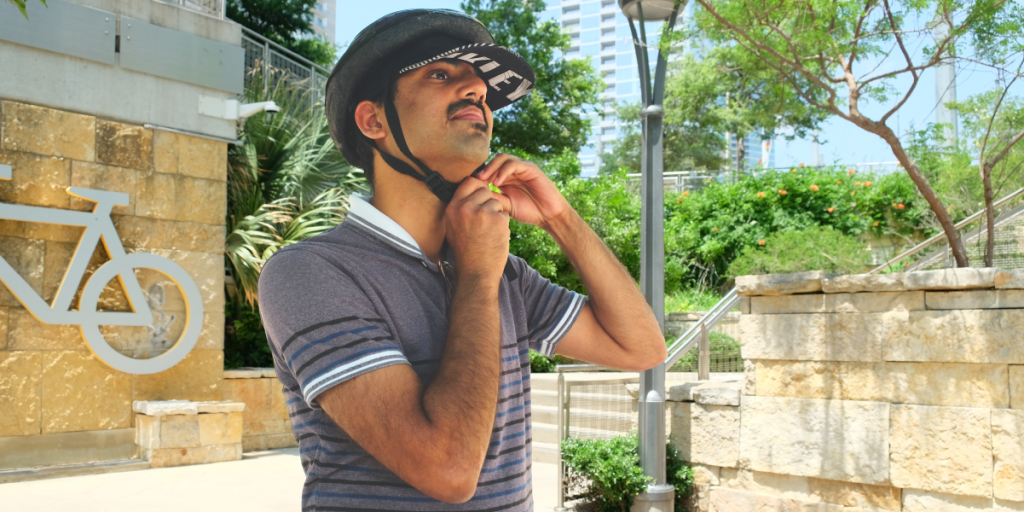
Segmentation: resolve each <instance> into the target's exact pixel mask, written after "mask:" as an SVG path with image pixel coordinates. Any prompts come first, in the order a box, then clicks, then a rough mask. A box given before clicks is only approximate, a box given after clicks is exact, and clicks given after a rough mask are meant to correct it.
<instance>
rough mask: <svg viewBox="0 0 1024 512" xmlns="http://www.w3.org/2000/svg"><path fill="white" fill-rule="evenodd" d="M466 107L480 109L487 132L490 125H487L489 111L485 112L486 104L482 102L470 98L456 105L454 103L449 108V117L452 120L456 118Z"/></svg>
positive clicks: (457, 102)
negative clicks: (453, 117)
mask: <svg viewBox="0 0 1024 512" xmlns="http://www.w3.org/2000/svg"><path fill="white" fill-rule="evenodd" d="M466 107H476V108H478V109H480V116H481V117H483V118H484V122H483V123H482V124H483V125H484V130H486V129H487V125H488V123H487V111H486V110H484V103H483V102H482V101H473V100H471V99H469V98H466V99H463V100H459V101H456V102H455V103H452V104H451V105H450V106H449V107H448V117H449V118H451V117H452V116H454V115H455V114H458V113H459V111H461V110H462V109H464V108H466ZM478 124H480V123H478Z"/></svg>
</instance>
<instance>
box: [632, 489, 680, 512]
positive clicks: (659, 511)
mask: <svg viewBox="0 0 1024 512" xmlns="http://www.w3.org/2000/svg"><path fill="white" fill-rule="evenodd" d="M675 504H676V490H675V488H674V487H672V486H671V485H667V484H662V485H651V486H648V487H647V492H644V493H641V494H639V495H638V496H637V497H636V499H634V500H633V506H632V507H631V508H630V509H629V512H674V510H675Z"/></svg>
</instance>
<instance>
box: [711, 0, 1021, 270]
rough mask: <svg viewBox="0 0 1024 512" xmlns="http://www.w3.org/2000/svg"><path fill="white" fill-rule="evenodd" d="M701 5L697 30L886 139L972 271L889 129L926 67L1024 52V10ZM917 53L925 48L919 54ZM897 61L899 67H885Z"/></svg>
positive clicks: (816, 104)
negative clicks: (873, 106)
mask: <svg viewBox="0 0 1024 512" xmlns="http://www.w3.org/2000/svg"><path fill="white" fill-rule="evenodd" d="M696 2H697V4H698V5H699V6H700V7H701V9H699V10H697V14H696V20H697V24H698V27H699V28H700V29H701V33H702V34H703V35H704V36H705V37H707V38H708V39H709V40H711V41H713V42H716V43H719V44H729V45H736V46H737V47H739V48H742V49H743V50H745V52H746V55H747V58H749V59H758V60H760V61H761V62H762V63H764V65H765V67H766V68H765V69H767V70H770V74H771V76H773V77H774V80H775V81H776V82H777V83H779V84H785V86H786V87H787V88H789V89H790V90H791V91H793V92H794V93H795V94H797V95H798V96H799V97H800V99H801V100H802V101H804V102H806V103H807V105H808V106H809V107H813V108H815V109H818V110H821V111H823V112H827V113H829V114H831V115H836V116H839V117H840V118H842V119H844V120H846V121H849V122H851V123H853V124H854V125H855V126H857V127H859V128H861V129H863V130H865V131H867V132H869V133H873V134H875V135H877V136H879V137H881V138H882V139H883V140H885V141H886V143H888V144H889V147H890V148H891V149H892V151H893V154H894V155H895V156H896V158H897V159H898V160H899V161H900V164H901V165H902V166H903V169H904V170H905V171H906V172H907V174H908V175H909V176H910V178H911V179H912V180H913V181H914V184H915V186H916V187H917V189H918V190H919V191H920V193H921V196H922V197H923V198H924V199H925V201H927V202H928V205H929V206H930V207H931V210H932V211H933V212H934V213H935V216H936V217H937V219H938V222H939V224H940V225H941V226H942V229H943V231H944V232H945V234H946V236H947V237H948V239H949V242H950V249H951V252H952V253H953V256H954V258H955V259H956V263H957V266H961V267H963V266H967V264H968V262H967V252H966V250H965V248H964V245H963V241H962V240H961V238H960V234H959V232H958V231H957V230H956V228H955V227H954V226H953V222H952V220H951V219H950V216H949V213H948V212H947V210H946V208H945V206H944V205H943V203H942V201H941V200H940V199H939V197H938V196H937V195H936V193H935V190H934V189H933V188H932V186H931V183H930V182H929V180H928V178H927V177H926V176H925V175H924V174H923V173H922V172H921V170H920V169H919V168H918V166H917V165H916V164H915V163H914V161H913V159H911V158H910V155H909V154H908V152H907V150H906V148H905V147H904V146H903V143H902V142H901V141H900V139H899V137H898V136H897V134H896V133H895V132H893V130H892V129H891V128H890V127H889V126H888V125H887V124H886V123H887V121H888V120H889V119H890V118H891V117H892V116H893V115H894V114H895V113H896V112H897V111H898V110H899V109H900V107H902V106H903V105H904V104H906V102H907V100H908V99H909V98H910V96H912V95H913V93H914V92H915V91H916V90H917V86H918V85H919V84H920V81H921V76H922V73H923V72H924V71H925V70H926V69H929V68H933V67H935V66H938V65H939V64H943V63H950V62H953V61H954V60H955V59H966V60H970V61H972V62H976V63H979V64H980V65H984V66H989V67H994V68H998V69H1005V63H1006V62H1007V60H1006V59H1007V56H1008V55H1015V54H1019V53H1021V52H1022V48H1021V42H1020V40H1019V39H1017V38H1016V34H1019V33H1020V31H1021V23H1022V22H1021V20H1022V19H1024V8H1022V7H1021V6H1020V5H1019V4H1014V3H1007V2H1006V0H974V1H970V0H968V1H964V2H954V1H953V0H902V1H897V0H835V1H830V2H822V1H821V0H696ZM918 45H919V46H920V47H921V48H922V49H921V50H920V51H915V48H916V47H917V46H918ZM892 55H895V56H896V58H897V59H898V61H899V62H898V64H896V65H895V66H894V65H893V64H892V62H893V61H887V60H886V59H887V58H888V57H890V56H892ZM883 64H885V65H883ZM1011 74H1012V73H1011ZM900 76H907V77H909V78H910V80H909V82H910V83H909V85H908V86H907V87H905V88H904V89H903V90H897V88H896V85H895V84H896V82H895V78H896V77H900ZM890 100H895V103H894V104H893V105H892V106H891V107H889V108H888V110H886V111H885V112H884V113H883V114H882V115H880V116H871V115H869V114H868V113H866V112H865V110H864V108H863V107H864V106H865V105H866V104H867V103H869V102H872V101H874V102H877V103H886V102H889V101H890Z"/></svg>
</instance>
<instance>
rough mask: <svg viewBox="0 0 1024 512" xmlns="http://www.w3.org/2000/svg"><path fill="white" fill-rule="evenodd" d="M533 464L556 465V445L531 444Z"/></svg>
mask: <svg viewBox="0 0 1024 512" xmlns="http://www.w3.org/2000/svg"><path fill="white" fill-rule="evenodd" d="M533 462H543V463H546V464H558V445H556V444H555V443H538V442H537V441H534V442H533Z"/></svg>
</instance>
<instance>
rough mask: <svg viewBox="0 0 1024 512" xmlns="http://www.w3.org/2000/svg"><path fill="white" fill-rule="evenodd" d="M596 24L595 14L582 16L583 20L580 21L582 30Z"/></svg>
mask: <svg viewBox="0 0 1024 512" xmlns="http://www.w3.org/2000/svg"><path fill="white" fill-rule="evenodd" d="M597 25H598V20H597V16H584V17H583V20H582V21H581V22H580V26H581V27H583V30H586V29H588V28H597Z"/></svg>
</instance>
